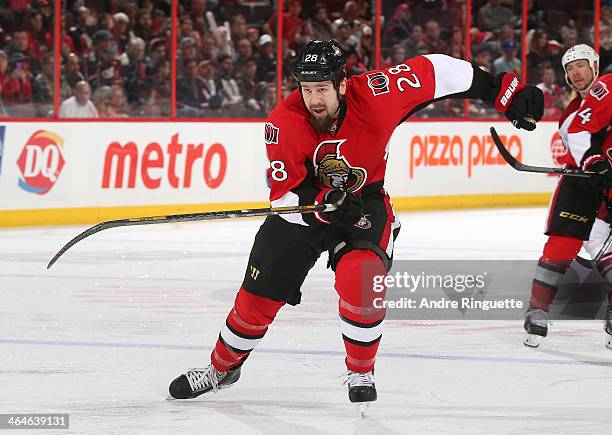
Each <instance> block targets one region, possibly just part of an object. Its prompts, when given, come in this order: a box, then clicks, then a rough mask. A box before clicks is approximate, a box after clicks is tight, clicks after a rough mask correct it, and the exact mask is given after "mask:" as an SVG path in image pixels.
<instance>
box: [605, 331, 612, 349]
mask: <svg viewBox="0 0 612 435" xmlns="http://www.w3.org/2000/svg"><path fill="white" fill-rule="evenodd" d="M606 347H607V348H608V349H610V350H612V335H610V334H608V338H607V339H606Z"/></svg>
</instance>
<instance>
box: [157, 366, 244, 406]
mask: <svg viewBox="0 0 612 435" xmlns="http://www.w3.org/2000/svg"><path fill="white" fill-rule="evenodd" d="M238 379H240V366H237V367H234V368H232V369H231V370H228V371H226V372H220V371H218V370H217V369H215V367H214V366H213V365H212V364H209V365H208V367H205V368H201V369H189V370H187V373H185V374H184V375H180V376H179V377H178V378H176V379H175V380H173V381H172V383H171V384H170V387H169V388H168V390H169V392H170V395H169V396H168V400H174V399H193V398H195V397H198V396H199V395H201V394H204V393H208V392H209V391H213V392H215V393H216V392H217V391H218V390H220V389H222V388H227V387H229V386H230V385H232V384H234V383H235V382H236V381H238Z"/></svg>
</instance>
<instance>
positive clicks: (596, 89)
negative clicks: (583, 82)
mask: <svg viewBox="0 0 612 435" xmlns="http://www.w3.org/2000/svg"><path fill="white" fill-rule="evenodd" d="M609 93H610V91H608V87H607V86H606V84H605V83H604V82H596V83H595V84H594V85H593V87H592V88H591V90H590V94H591V95H592V96H593V97H595V98H596V99H597V101H601V100H603V98H604V97H605V96H606V95H608V94H609Z"/></svg>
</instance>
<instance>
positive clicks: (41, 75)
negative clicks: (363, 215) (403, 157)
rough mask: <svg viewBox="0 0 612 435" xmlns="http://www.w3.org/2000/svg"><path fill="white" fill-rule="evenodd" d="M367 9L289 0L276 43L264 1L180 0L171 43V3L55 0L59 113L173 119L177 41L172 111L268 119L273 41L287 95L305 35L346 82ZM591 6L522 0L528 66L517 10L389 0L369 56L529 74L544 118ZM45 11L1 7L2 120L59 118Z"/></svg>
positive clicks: (461, 112) (443, 105)
mask: <svg viewBox="0 0 612 435" xmlns="http://www.w3.org/2000/svg"><path fill="white" fill-rule="evenodd" d="M376 1H377V0H348V1H345V2H338V1H334V0H319V1H311V0H284V2H283V15H282V17H281V19H282V24H283V25H282V35H281V38H280V42H279V41H278V40H277V23H278V20H279V17H278V16H277V13H276V8H275V1H273V0H257V1H253V0H225V1H221V0H180V1H179V3H178V5H177V11H178V14H177V18H178V22H177V30H176V34H175V35H173V29H172V8H173V1H172V0H64V1H62V3H61V8H62V14H61V35H60V37H59V38H58V39H59V41H60V42H61V47H60V49H59V51H60V53H61V54H60V57H61V58H60V59H59V61H60V80H59V86H58V89H59V100H60V103H61V104H60V110H59V114H58V115H59V116H61V117H81V118H91V117H111V118H122V117H168V116H170V115H171V113H172V110H171V109H172V100H171V99H172V96H173V91H172V86H173V85H172V65H173V62H172V59H171V56H172V46H173V43H175V44H176V89H175V96H176V102H175V104H176V113H177V116H179V117H189V118H199V117H239V118H252V117H258V118H259V117H265V116H266V115H267V113H268V112H269V111H270V110H271V109H272V108H273V107H274V105H275V104H276V102H277V95H278V92H277V84H278V82H279V81H277V44H279V43H280V44H281V53H282V71H281V74H282V75H281V80H280V83H281V86H282V89H281V94H282V95H283V96H286V95H287V94H288V93H290V92H291V91H292V90H294V89H295V88H296V83H295V82H294V80H293V77H292V74H291V71H292V68H293V65H294V64H295V61H296V59H297V54H298V53H299V52H300V50H301V49H302V48H303V46H304V45H305V43H306V42H308V41H309V40H311V39H330V38H334V39H336V40H337V41H338V42H339V43H340V44H341V45H342V46H343V47H344V49H345V50H346V53H347V56H348V61H347V70H348V73H349V74H351V75H352V74H360V73H362V72H364V71H367V70H368V69H372V68H374V66H375V65H376V64H377V62H376V59H375V53H376V48H375V46H376V41H375V32H374V29H375V28H376V20H375V15H374V12H375V10H376ZM378 1H380V0H378ZM611 2H612V0H603V1H602V3H601V21H600V23H599V24H600V56H601V70H602V73H603V72H604V71H610V70H612V32H611V29H612V5H611V4H610V3H611ZM593 3H594V2H593V1H587V0H530V1H529V2H528V10H527V28H528V33H527V35H526V44H525V50H526V59H527V62H526V63H527V64H526V68H524V67H523V65H522V62H521V53H522V47H521V41H522V38H521V29H522V26H523V23H522V17H523V13H522V9H521V8H522V2H516V1H511V0H473V1H472V3H471V4H472V10H471V11H469V13H470V14H471V17H470V18H471V25H470V28H469V30H468V31H467V32H466V29H465V24H466V22H467V20H466V10H465V9H466V6H467V3H466V1H465V0H425V1H417V0H403V1H402V0H385V1H384V2H382V3H381V5H380V8H381V10H382V15H381V20H380V22H381V41H380V45H381V50H380V54H381V57H380V59H378V61H379V63H380V65H382V66H383V67H385V66H391V65H396V64H398V63H401V62H402V61H404V60H405V59H407V58H410V57H413V56H416V55H420V54H427V53H444V54H448V55H450V56H453V57H457V58H462V59H468V60H470V61H471V62H472V63H473V64H474V65H476V66H478V67H480V68H482V69H484V70H486V71H489V72H491V73H493V74H498V73H500V72H506V71H513V72H516V73H517V74H519V75H521V74H522V73H523V71H524V70H526V81H527V82H528V83H532V84H537V86H539V87H540V88H541V89H542V90H543V91H544V93H545V96H546V112H545V115H546V116H549V117H556V116H558V115H559V114H560V112H561V111H562V110H563V108H564V107H565V106H566V105H567V103H568V101H569V99H570V98H571V95H570V93H569V89H568V87H567V86H566V85H565V81H564V74H563V70H562V67H561V55H562V54H563V52H564V51H565V50H566V49H567V48H569V47H570V46H571V45H574V44H576V43H580V42H584V43H588V44H591V45H593V44H594V34H595V27H594V23H593ZM54 12H55V3H54V2H52V1H49V0H0V97H1V99H0V116H4V117H7V116H14V117H50V116H55V114H54V96H55V91H56V86H55V80H54V79H55V56H54V46H53V44H54V39H55V38H54V31H53V30H54ZM466 36H467V37H468V38H469V44H466V41H465V38H466ZM173 38H175V40H173ZM466 46H469V47H470V49H469V52H468V53H466ZM419 116H423V117H444V118H447V117H464V116H469V117H493V116H497V114H496V113H495V112H494V111H492V110H491V109H490V108H488V107H486V106H485V105H484V104H479V103H478V102H476V103H470V104H469V105H466V104H464V103H463V102H459V101H453V100H445V101H441V102H437V103H434V104H432V105H430V106H429V107H427V108H426V109H425V110H422V111H421V112H419Z"/></svg>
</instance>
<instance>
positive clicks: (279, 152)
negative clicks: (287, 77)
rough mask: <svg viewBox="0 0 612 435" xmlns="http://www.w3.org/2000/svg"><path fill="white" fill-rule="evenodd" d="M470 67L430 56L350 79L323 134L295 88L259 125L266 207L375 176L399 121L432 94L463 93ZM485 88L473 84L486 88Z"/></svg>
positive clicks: (299, 218) (357, 185) (378, 178)
mask: <svg viewBox="0 0 612 435" xmlns="http://www.w3.org/2000/svg"><path fill="white" fill-rule="evenodd" d="M474 71H475V70H474V69H473V67H472V65H471V64H470V63H469V62H466V61H463V60H459V59H455V58H452V57H449V56H445V55H442V54H429V55H425V56H418V57H415V58H412V59H409V60H406V61H404V63H402V64H400V65H396V66H393V67H390V68H387V69H385V70H374V71H369V72H366V73H364V74H361V75H358V76H354V77H351V78H349V79H348V81H347V89H346V95H345V104H343V105H342V106H341V111H340V116H339V118H338V121H337V128H336V129H335V130H333V129H332V131H331V132H329V133H325V134H320V133H318V132H317V131H316V130H315V129H314V128H313V127H312V126H311V124H310V122H309V120H308V119H309V112H308V110H307V109H306V107H305V106H304V103H303V101H302V98H301V94H300V91H299V90H296V91H294V92H293V93H291V94H290V95H289V96H288V97H287V99H286V100H285V101H284V102H283V103H282V104H280V105H279V106H277V107H276V108H275V109H274V110H273V111H272V112H271V113H270V115H269V119H268V121H267V122H266V126H265V130H266V131H265V141H266V148H267V153H268V159H269V161H270V168H269V169H268V173H267V175H268V180H269V185H270V189H271V191H270V202H271V205H272V206H273V207H281V206H294V205H298V204H300V205H302V204H313V203H315V202H316V201H317V199H318V200H320V199H321V198H322V195H321V193H322V192H325V191H327V190H329V189H332V188H334V187H343V186H345V187H346V188H347V190H349V191H350V192H354V193H356V194H359V192H360V191H361V190H362V189H363V188H364V187H366V186H368V185H369V184H372V183H375V182H382V181H383V180H384V177H385V170H386V166H387V154H388V142H389V139H390V137H391V134H392V133H393V131H394V130H395V128H396V127H397V126H398V124H400V123H401V122H402V121H403V120H404V119H406V118H407V117H408V116H410V115H411V114H412V113H414V112H416V111H417V110H419V109H420V108H422V107H424V106H425V105H427V104H428V103H429V102H431V101H432V100H436V99H440V98H444V97H448V96H453V94H458V93H462V92H465V91H468V89H470V88H471V87H472V85H473V80H474V77H475V76H476V74H475V72H474ZM479 73H480V71H479ZM491 83H492V82H491ZM491 86H492V85H489V84H486V85H485V86H482V83H481V84H480V85H479V88H481V89H485V90H486V91H487V92H488V91H489V90H490V88H491ZM487 92H482V91H481V92H480V93H487ZM482 97H483V98H484V95H482ZM462 98H464V97H462ZM282 217H283V218H285V219H286V220H288V221H289V222H293V223H296V224H301V225H309V224H310V223H312V222H313V221H311V220H310V217H309V216H307V215H300V214H295V215H282ZM305 219H306V220H305Z"/></svg>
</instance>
